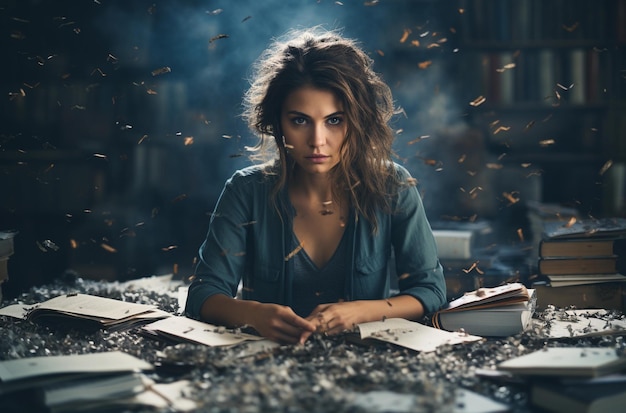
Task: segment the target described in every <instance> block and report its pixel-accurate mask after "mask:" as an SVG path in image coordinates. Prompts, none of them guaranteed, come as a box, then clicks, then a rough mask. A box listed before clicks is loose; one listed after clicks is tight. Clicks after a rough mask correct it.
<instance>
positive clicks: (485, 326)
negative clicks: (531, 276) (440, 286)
mask: <svg viewBox="0 0 626 413" xmlns="http://www.w3.org/2000/svg"><path fill="white" fill-rule="evenodd" d="M481 291H486V292H484V293H481ZM482 294H484V295H482ZM481 295H482V296H481ZM535 307H536V296H535V290H533V289H526V287H524V286H523V285H522V284H519V283H512V284H507V285H504V286H500V287H496V288H491V289H478V290H476V291H473V292H471V293H468V294H466V295H465V296H463V297H461V298H459V299H457V300H453V301H451V302H450V303H449V305H448V307H446V308H444V309H442V310H440V311H438V312H436V313H435V314H434V315H433V317H432V322H433V325H434V326H435V327H436V328H440V329H443V330H448V331H464V332H466V333H468V334H473V335H477V336H491V337H506V336H510V335H514V334H518V333H520V332H522V331H524V330H526V329H527V328H528V327H529V326H530V323H531V319H532V316H533V314H534V312H535Z"/></svg>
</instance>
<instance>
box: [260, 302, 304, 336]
mask: <svg viewBox="0 0 626 413" xmlns="http://www.w3.org/2000/svg"><path fill="white" fill-rule="evenodd" d="M251 320H252V323H251V324H250V325H251V326H252V327H254V329H255V330H256V331H257V332H258V333H259V334H260V335H262V336H263V337H266V338H268V339H270V340H273V341H277V342H279V343H283V344H296V343H301V344H302V343H304V341H305V340H306V339H304V340H302V337H303V336H304V335H306V337H309V335H310V334H311V333H312V332H314V331H315V329H316V325H315V324H314V323H313V322H312V321H310V320H307V319H304V318H302V317H300V316H298V315H297V314H296V313H294V312H293V310H292V309H291V308H290V307H286V306H283V305H278V304H265V303H258V306H257V307H256V308H255V311H254V314H253V315H251Z"/></svg>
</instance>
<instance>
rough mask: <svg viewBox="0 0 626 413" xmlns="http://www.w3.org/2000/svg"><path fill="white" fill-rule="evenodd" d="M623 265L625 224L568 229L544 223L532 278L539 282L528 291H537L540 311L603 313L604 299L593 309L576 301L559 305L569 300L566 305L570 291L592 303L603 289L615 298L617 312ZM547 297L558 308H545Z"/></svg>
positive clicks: (575, 224) (608, 221)
mask: <svg viewBox="0 0 626 413" xmlns="http://www.w3.org/2000/svg"><path fill="white" fill-rule="evenodd" d="M625 261H626V219H624V218H604V219H596V220H591V219H588V220H574V219H572V220H571V221H569V222H567V223H564V222H552V223H546V224H545V226H544V231H543V233H542V240H541V242H540V243H539V246H538V259H537V272H538V275H539V277H540V278H539V279H538V281H537V282H536V283H535V284H534V285H533V286H534V288H538V296H539V297H538V300H539V306H540V307H543V306H545V305H548V304H553V305H557V306H570V305H574V306H577V307H582V308H594V307H599V308H605V307H606V305H607V302H606V298H607V297H606V296H605V293H602V295H603V297H602V298H600V299H599V300H598V302H595V303H590V302H580V301H577V300H575V301H570V302H563V299H564V298H565V297H569V298H568V300H572V299H573V297H572V292H574V291H579V292H582V294H583V295H585V296H586V297H593V296H596V295H598V294H599V293H600V292H601V291H602V292H603V291H605V290H606V287H607V286H608V287H609V289H611V290H615V291H617V292H619V293H618V294H617V295H616V296H615V302H614V303H612V304H611V306H612V308H616V309H622V307H623V302H622V301H623V297H622V294H621V291H623V290H622V288H624V287H623V286H626V284H624V282H625V281H626V276H624V273H625V271H624V270H625ZM549 288H551V289H558V291H556V290H549ZM574 295H576V294H574ZM548 297H549V298H550V300H555V299H556V300H557V302H547V301H546V299H547V298H548ZM559 297H561V298H560V299H559ZM581 297H582V295H581Z"/></svg>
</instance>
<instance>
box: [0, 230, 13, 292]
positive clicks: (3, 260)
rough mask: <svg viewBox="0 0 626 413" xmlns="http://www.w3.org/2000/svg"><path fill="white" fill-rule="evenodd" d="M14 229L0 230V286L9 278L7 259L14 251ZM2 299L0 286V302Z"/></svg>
mask: <svg viewBox="0 0 626 413" xmlns="http://www.w3.org/2000/svg"><path fill="white" fill-rule="evenodd" d="M16 234H17V232H16V231H0V286H1V285H2V283H4V282H5V281H6V280H8V279H9V268H8V261H9V257H10V256H11V255H13V253H14V252H15V250H14V246H13V238H15V235H16ZM1 301H2V289H1V288H0V302H1Z"/></svg>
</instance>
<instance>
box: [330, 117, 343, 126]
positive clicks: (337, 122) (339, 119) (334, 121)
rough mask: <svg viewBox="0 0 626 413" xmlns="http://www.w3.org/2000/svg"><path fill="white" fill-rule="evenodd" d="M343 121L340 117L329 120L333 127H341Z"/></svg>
mask: <svg viewBox="0 0 626 413" xmlns="http://www.w3.org/2000/svg"><path fill="white" fill-rule="evenodd" d="M342 121H343V119H342V118H340V117H338V116H335V117H332V118H328V123H329V124H331V125H339V124H340V123H341V122H342Z"/></svg>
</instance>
